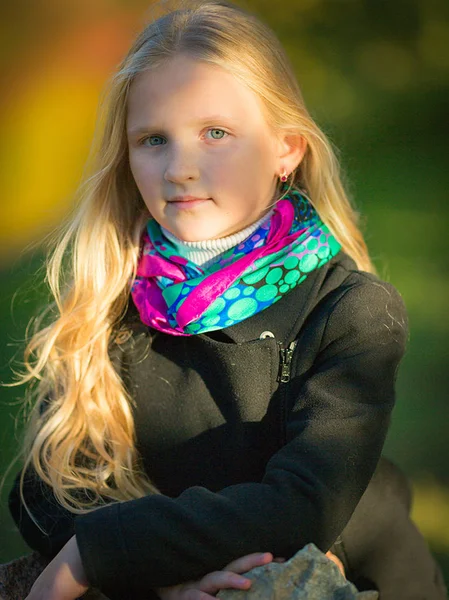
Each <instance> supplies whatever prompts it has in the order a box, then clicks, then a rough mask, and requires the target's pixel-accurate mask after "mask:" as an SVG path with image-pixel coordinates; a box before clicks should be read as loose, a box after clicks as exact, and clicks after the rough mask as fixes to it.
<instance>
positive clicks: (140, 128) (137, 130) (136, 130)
mask: <svg viewBox="0 0 449 600" xmlns="http://www.w3.org/2000/svg"><path fill="white" fill-rule="evenodd" d="M212 121H229V122H234V123H236V122H237V121H238V119H235V118H234V117H230V116H226V115H210V116H208V117H202V118H201V119H198V120H197V121H193V122H192V125H195V124H197V125H202V124H204V123H210V122H212ZM150 129H151V130H156V129H162V127H157V126H156V125H140V126H138V127H131V128H130V129H128V134H130V135H138V134H140V133H145V132H147V131H148V130H150Z"/></svg>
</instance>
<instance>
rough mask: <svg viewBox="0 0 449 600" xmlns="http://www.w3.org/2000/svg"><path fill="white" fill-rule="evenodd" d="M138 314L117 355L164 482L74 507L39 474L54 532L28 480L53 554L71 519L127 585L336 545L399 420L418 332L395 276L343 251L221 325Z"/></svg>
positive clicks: (131, 317) (15, 504)
mask: <svg viewBox="0 0 449 600" xmlns="http://www.w3.org/2000/svg"><path fill="white" fill-rule="evenodd" d="M126 321H127V322H128V323H129V324H130V326H131V327H132V328H133V336H132V338H131V339H130V340H129V341H128V342H126V343H125V344H124V347H123V348H121V349H120V348H116V349H115V350H114V352H113V360H114V363H115V365H116V368H117V369H118V371H119V372H120V374H121V376H122V378H123V380H124V382H125V384H126V385H127V387H128V389H129V390H130V391H131V394H132V396H133V398H134V399H135V403H136V405H135V407H134V408H133V411H134V418H135V425H136V435H137V446H138V449H139V451H140V453H141V455H142V458H143V463H144V467H145V470H146V472H147V473H148V475H149V476H150V478H151V479H152V481H153V482H154V483H155V484H156V485H157V486H158V488H159V489H160V490H161V492H162V495H149V496H146V497H144V498H140V499H137V500H132V501H128V502H124V503H114V504H110V505H109V506H106V507H104V508H101V509H99V510H96V511H93V512H91V513H89V514H86V515H82V516H77V517H75V518H73V516H72V515H71V514H70V513H68V512H67V511H65V510H64V509H62V508H61V507H59V506H57V505H55V504H54V502H53V504H51V503H52V499H51V495H52V494H51V491H50V490H48V489H47V490H45V488H44V487H43V486H41V485H38V484H36V482H35V480H34V479H33V478H31V479H29V483H28V485H27V488H26V492H25V493H26V498H27V500H28V504H29V506H30V508H31V510H32V511H33V514H35V516H36V518H37V519H38V521H39V523H40V524H41V525H42V526H43V527H44V528H45V529H47V530H48V531H49V535H48V536H44V535H43V534H42V533H41V532H40V531H39V529H38V528H37V527H36V526H35V525H34V524H33V523H32V521H31V520H30V518H29V517H28V515H27V513H26V511H25V510H24V509H23V507H22V506H21V504H20V500H19V498H18V493H17V483H16V485H15V487H14V489H13V490H12V492H11V494H10V510H11V512H12V515H13V517H14V519H15V521H16V523H17V525H18V527H19V529H20V531H21V533H22V535H23V537H24V538H25V540H26V541H27V543H28V544H29V545H30V546H31V547H32V548H34V549H36V550H39V551H41V552H42V553H44V554H47V555H53V554H55V553H56V552H57V551H58V550H59V548H60V547H61V546H62V545H63V544H64V543H65V541H67V539H68V538H69V537H70V536H71V535H73V533H74V531H75V532H76V535H77V539H78V544H79V548H80V552H81V557H82V561H83V564H84V567H85V569H86V573H87V577H88V580H89V582H90V583H91V585H93V586H96V587H98V588H100V589H101V590H102V591H103V592H104V593H105V594H106V595H107V596H109V597H110V598H111V599H112V600H114V599H117V600H118V599H121V600H123V598H125V597H128V594H129V592H128V593H127V592H126V590H130V589H132V590H133V594H132V597H133V598H134V599H138V598H149V597H151V589H152V588H154V587H159V586H166V585H174V584H176V583H179V582H182V581H186V580H191V579H196V578H198V577H200V576H202V575H204V574H205V573H208V572H211V571H214V570H217V569H220V568H222V567H223V566H224V565H226V564H227V563H228V562H230V561H231V560H233V559H235V558H237V557H240V556H243V555H245V554H249V553H251V552H259V551H264V552H265V551H270V552H273V554H274V555H275V556H283V557H285V558H288V557H290V556H291V555H293V554H294V553H295V552H296V551H297V550H298V549H300V548H302V547H303V546H304V545H305V544H306V543H308V542H313V543H315V544H316V545H317V546H318V548H320V549H321V550H323V551H327V550H328V549H329V548H330V547H331V545H332V544H333V542H334V541H335V539H336V538H337V536H338V535H339V534H340V533H341V532H342V530H343V529H344V527H345V525H346V523H347V522H348V520H349V518H350V516H351V514H352V513H353V511H354V509H355V507H356V505H357V503H358V502H359V500H360V498H361V496H362V494H363V492H364V490H365V489H366V487H367V485H368V483H369V481H370V478H371V476H372V474H373V472H374V470H375V467H376V464H377V462H378V459H379V456H380V453H381V450H382V446H383V443H384V440H385V437H386V433H387V429H388V425H389V422H390V416H391V411H392V408H393V405H394V400H395V380H396V376H397V372H398V365H399V362H400V360H401V358H402V356H403V354H404V351H405V347H406V342H407V337H408V329H407V315H406V310H405V307H404V303H403V301H402V298H401V296H400V294H399V293H398V292H397V291H396V289H395V288H394V287H393V286H392V285H391V284H389V283H386V282H384V281H381V280H380V279H379V278H377V277H376V276H374V275H371V274H368V273H365V272H361V271H359V270H357V268H356V265H355V263H354V261H353V260H352V259H351V258H350V257H349V256H347V255H346V254H345V253H344V252H342V251H340V252H339V254H338V255H337V256H336V257H335V258H334V259H332V261H330V262H329V263H327V264H326V265H324V266H323V267H321V268H319V269H318V270H316V271H314V272H312V273H311V274H310V275H309V276H308V277H307V279H306V280H305V281H304V282H302V283H301V284H300V285H299V286H297V287H296V288H295V289H293V290H292V291H290V292H289V293H288V294H286V295H285V296H283V297H282V298H281V299H280V300H279V301H278V302H276V303H275V304H273V305H272V306H271V307H269V308H268V309H266V310H264V311H262V312H260V313H258V314H256V315H254V316H252V317H250V318H248V319H246V320H245V321H243V322H241V323H239V324H237V325H233V326H232V327H228V328H226V329H223V330H219V331H212V332H209V333H206V334H200V335H194V336H189V337H182V336H171V335H167V334H162V333H159V332H155V331H154V330H151V329H150V328H148V327H146V326H144V325H143V324H142V323H141V322H140V320H139V319H138V316H137V313H136V310H135V309H134V307H133V305H132V303H130V309H129V311H128V313H127V316H126ZM267 332H268V333H267ZM293 340H295V343H294V345H291V343H292V341H293ZM288 347H290V351H289V350H288ZM292 350H293V353H292Z"/></svg>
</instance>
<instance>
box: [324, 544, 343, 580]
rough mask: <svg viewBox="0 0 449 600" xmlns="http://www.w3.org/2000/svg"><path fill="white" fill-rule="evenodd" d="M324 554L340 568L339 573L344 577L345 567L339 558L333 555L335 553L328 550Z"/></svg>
mask: <svg viewBox="0 0 449 600" xmlns="http://www.w3.org/2000/svg"><path fill="white" fill-rule="evenodd" d="M326 556H327V558H330V560H331V561H332V562H334V563H335V564H336V565H337V567H338V568H339V569H340V572H341V574H342V575H343V576H344V577H346V574H345V568H344V566H343V563H342V562H341V560H340V559H339V558H338V557H337V556H335V554H333V553H332V552H331V551H330V550H329V552H326Z"/></svg>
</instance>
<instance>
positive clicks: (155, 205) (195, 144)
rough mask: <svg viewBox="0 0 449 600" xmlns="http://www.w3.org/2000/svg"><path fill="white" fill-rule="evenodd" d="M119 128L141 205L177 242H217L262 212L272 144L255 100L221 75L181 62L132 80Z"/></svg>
mask: <svg viewBox="0 0 449 600" xmlns="http://www.w3.org/2000/svg"><path fill="white" fill-rule="evenodd" d="M126 126H127V135H128V148H129V162H130V167H131V171H132V174H133V177H134V180H135V182H136V184H137V187H138V189H139V191H140V193H141V195H142V198H143V200H144V202H145V204H146V206H147V208H148V210H149V211H150V214H151V215H152V217H153V218H154V219H156V221H158V223H159V224H160V225H162V226H163V227H165V228H166V229H168V230H169V231H170V232H171V233H173V234H174V235H175V236H177V237H178V238H180V239H182V240H185V241H198V240H205V239H216V238H220V237H224V236H227V235H230V234H232V233H236V232H237V231H240V230H242V229H244V228H245V227H247V226H248V225H250V224H252V223H254V222H255V221H257V220H258V219H260V218H261V217H262V216H263V215H264V214H265V213H267V212H268V210H269V209H270V204H272V202H273V196H274V194H275V189H276V181H277V180H278V175H279V172H280V171H281V170H282V167H283V164H281V163H280V161H279V146H278V144H277V138H275V136H274V135H273V133H272V132H271V130H270V128H269V126H268V124H267V123H266V121H265V118H264V115H263V112H262V108H261V105H260V103H259V100H258V98H257V96H256V95H255V94H253V92H252V91H251V90H249V89H248V88H247V87H245V86H244V85H243V84H241V83H240V82H239V81H238V80H237V79H236V78H235V77H234V76H233V75H231V74H230V73H228V72H227V71H225V70H223V69H221V68H220V67H217V66H215V65H210V64H207V63H205V62H202V61H198V60H195V59H193V58H190V57H187V56H182V55H181V56H177V57H175V58H172V59H170V61H169V62H168V63H166V64H165V65H163V66H161V67H158V68H156V69H153V70H151V71H146V72H144V73H140V74H139V75H138V76H137V78H136V79H135V80H134V81H133V83H132V84H131V87H130V93H129V99H128V106H127V124H126ZM186 196H193V197H194V198H199V199H200V200H191V201H186V199H185V198H184V200H183V198H182V197H186ZM176 197H180V198H178V201H175V200H174V198H176Z"/></svg>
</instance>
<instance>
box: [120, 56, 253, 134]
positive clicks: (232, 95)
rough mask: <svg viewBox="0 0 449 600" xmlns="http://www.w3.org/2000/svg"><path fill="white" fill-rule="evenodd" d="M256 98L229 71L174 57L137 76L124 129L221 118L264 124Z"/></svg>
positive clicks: (129, 100) (130, 92)
mask: <svg viewBox="0 0 449 600" xmlns="http://www.w3.org/2000/svg"><path fill="white" fill-rule="evenodd" d="M262 111H263V109H262V105H261V101H260V99H259V98H258V97H257V95H256V94H254V92H252V90H250V89H249V88H248V87H247V86H246V85H244V84H243V83H242V82H241V81H240V80H239V79H237V78H236V77H235V76H234V75H232V74H231V73H230V72H228V71H226V70H225V69H222V68H221V67H219V66H216V65H211V64H209V63H206V62H204V61H199V60H196V59H194V58H190V57H186V56H177V57H175V58H172V59H170V60H169V61H168V62H166V63H165V64H163V65H160V66H158V67H157V68H155V69H151V70H147V71H144V72H143V73H140V74H139V75H137V77H136V78H135V80H134V81H133V82H132V84H131V86H130V90H129V96H128V103H127V122H128V128H135V127H138V126H146V125H149V124H151V123H152V122H153V121H157V122H158V123H160V122H161V121H164V122H165V121H166V120H167V118H170V122H171V123H173V119H174V120H175V121H179V122H184V121H185V120H186V119H191V120H195V119H201V118H204V117H207V116H208V115H211V116H213V115H222V116H223V117H225V118H226V117H227V118H229V119H230V120H234V121H236V122H237V121H238V122H240V123H242V124H245V123H253V124H256V123H258V124H261V123H262V122H264V118H263V112H262Z"/></svg>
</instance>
